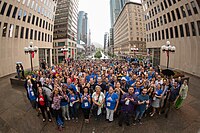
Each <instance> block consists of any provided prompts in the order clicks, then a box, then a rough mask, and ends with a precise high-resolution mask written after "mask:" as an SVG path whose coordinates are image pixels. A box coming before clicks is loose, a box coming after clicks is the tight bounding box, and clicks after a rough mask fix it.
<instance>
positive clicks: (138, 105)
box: [25, 60, 188, 130]
mask: <svg viewBox="0 0 200 133" xmlns="http://www.w3.org/2000/svg"><path fill="white" fill-rule="evenodd" d="M25 88H26V90H27V97H28V99H29V100H30V103H31V105H32V107H33V108H34V109H36V110H37V112H38V115H40V114H42V118H43V119H42V120H43V122H45V121H47V120H48V121H49V122H51V121H52V118H55V119H56V123H57V125H58V129H59V130H62V128H63V127H64V122H65V121H73V122H78V119H79V117H80V115H81V114H83V116H84V119H85V123H90V119H95V120H97V121H98V120H99V119H102V116H104V117H105V120H106V121H107V122H109V123H111V122H113V121H114V119H115V118H117V120H118V124H119V126H122V125H123V123H125V124H126V125H127V126H129V125H130V124H132V123H133V124H134V125H136V124H142V120H141V119H142V118H143V116H144V115H145V116H147V115H149V116H150V117H153V116H154V115H161V114H164V116H165V117H166V118H167V117H168V115H169V112H170V109H171V108H172V107H175V108H176V109H179V108H180V107H181V105H182V103H183V101H184V99H185V98H186V97H187V91H188V85H187V80H184V81H182V80H181V78H178V79H174V78H173V77H165V76H164V75H162V74H161V73H160V70H158V69H156V68H154V67H153V66H151V65H150V64H146V63H143V62H138V63H137V62H130V61H125V60H82V61H81V60H76V61H67V62H65V63H64V64H59V65H53V66H52V67H43V68H41V69H40V70H38V71H37V72H35V74H33V75H29V76H27V80H26V83H25ZM80 112H82V113H80ZM46 114H47V117H48V119H47V118H46Z"/></svg>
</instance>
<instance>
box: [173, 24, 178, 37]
mask: <svg viewBox="0 0 200 133" xmlns="http://www.w3.org/2000/svg"><path fill="white" fill-rule="evenodd" d="M174 32H175V37H176V38H178V27H177V26H175V27H174Z"/></svg>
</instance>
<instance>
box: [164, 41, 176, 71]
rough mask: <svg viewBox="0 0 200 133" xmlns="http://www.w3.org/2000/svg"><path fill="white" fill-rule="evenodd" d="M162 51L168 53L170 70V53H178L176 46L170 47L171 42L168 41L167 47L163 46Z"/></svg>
mask: <svg viewBox="0 0 200 133" xmlns="http://www.w3.org/2000/svg"><path fill="white" fill-rule="evenodd" d="M161 49H162V51H163V52H166V53H167V68H169V53H170V52H171V53H174V52H175V51H176V47H175V46H172V45H170V41H167V42H166V45H163V46H162V47H161Z"/></svg>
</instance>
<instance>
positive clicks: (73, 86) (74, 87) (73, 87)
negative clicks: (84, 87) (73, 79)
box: [65, 83, 77, 92]
mask: <svg viewBox="0 0 200 133" xmlns="http://www.w3.org/2000/svg"><path fill="white" fill-rule="evenodd" d="M65 85H66V86H67V87H68V88H72V89H73V90H74V92H77V91H76V86H75V85H74V84H72V83H71V84H70V85H68V84H65Z"/></svg>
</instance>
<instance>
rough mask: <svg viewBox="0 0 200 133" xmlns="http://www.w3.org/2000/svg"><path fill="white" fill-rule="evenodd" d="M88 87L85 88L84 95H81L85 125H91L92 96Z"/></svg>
mask: <svg viewBox="0 0 200 133" xmlns="http://www.w3.org/2000/svg"><path fill="white" fill-rule="evenodd" d="M88 90H89V89H88V87H84V88H83V94H81V95H80V97H81V107H82V109H83V114H84V118H85V123H89V114H90V108H91V96H90V94H89V93H88Z"/></svg>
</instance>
